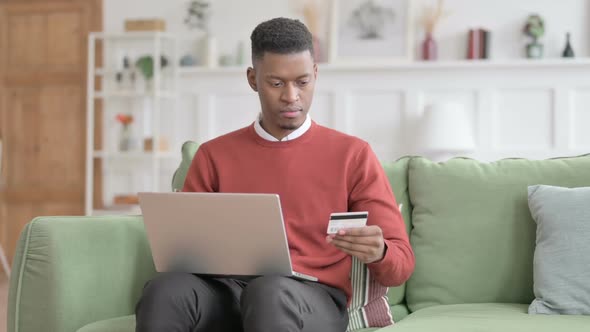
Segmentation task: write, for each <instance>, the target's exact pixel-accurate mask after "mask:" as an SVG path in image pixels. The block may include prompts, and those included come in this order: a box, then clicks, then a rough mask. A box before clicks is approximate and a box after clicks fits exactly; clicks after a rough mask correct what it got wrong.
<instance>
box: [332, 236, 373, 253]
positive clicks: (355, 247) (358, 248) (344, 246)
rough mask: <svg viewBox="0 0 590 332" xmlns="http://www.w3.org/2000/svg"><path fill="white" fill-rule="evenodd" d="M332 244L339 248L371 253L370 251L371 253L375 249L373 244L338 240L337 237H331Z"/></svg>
mask: <svg viewBox="0 0 590 332" xmlns="http://www.w3.org/2000/svg"><path fill="white" fill-rule="evenodd" d="M332 244H333V245H334V246H336V247H338V248H341V249H348V250H352V251H358V252H361V253H365V254H371V253H373V251H375V247H374V246H367V245H364V244H356V243H350V242H347V241H342V240H338V239H333V240H332Z"/></svg>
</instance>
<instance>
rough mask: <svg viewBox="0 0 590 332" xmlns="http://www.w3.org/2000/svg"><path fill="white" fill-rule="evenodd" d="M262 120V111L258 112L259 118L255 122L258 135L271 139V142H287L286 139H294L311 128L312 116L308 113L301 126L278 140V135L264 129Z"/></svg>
mask: <svg viewBox="0 0 590 332" xmlns="http://www.w3.org/2000/svg"><path fill="white" fill-rule="evenodd" d="M261 120H262V113H260V114H258V118H257V119H256V121H255V122H254V130H255V131H256V133H257V134H258V136H260V137H262V138H264V139H265V140H267V141H271V142H285V141H290V140H294V139H296V138H298V137H300V136H301V135H303V134H305V133H306V132H307V131H308V130H309V128H310V127H311V117H310V116H309V114H307V115H306V116H305V121H303V124H302V125H301V126H300V127H299V128H297V129H295V130H294V131H293V132H292V133H290V134H289V135H287V136H285V137H283V139H282V140H278V139H277V138H276V137H274V136H273V135H271V134H269V133H267V132H266V130H264V128H262V126H261V125H260V121H261Z"/></svg>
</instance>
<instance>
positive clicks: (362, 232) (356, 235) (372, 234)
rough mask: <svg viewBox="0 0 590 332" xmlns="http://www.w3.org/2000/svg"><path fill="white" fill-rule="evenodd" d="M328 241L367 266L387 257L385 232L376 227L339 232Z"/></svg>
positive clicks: (328, 238) (328, 237)
mask: <svg viewBox="0 0 590 332" xmlns="http://www.w3.org/2000/svg"><path fill="white" fill-rule="evenodd" d="M326 241H327V242H328V243H332V244H333V245H334V246H336V248H338V249H340V250H342V251H344V252H345V253H347V254H349V255H352V256H354V257H356V258H358V259H359V260H360V261H362V262H363V263H365V264H369V263H374V262H377V261H380V260H382V259H383V256H384V255H385V240H384V239H383V232H382V231H381V228H380V227H379V226H376V225H371V226H365V227H360V228H351V229H344V230H339V231H338V233H337V234H330V235H328V236H327V237H326Z"/></svg>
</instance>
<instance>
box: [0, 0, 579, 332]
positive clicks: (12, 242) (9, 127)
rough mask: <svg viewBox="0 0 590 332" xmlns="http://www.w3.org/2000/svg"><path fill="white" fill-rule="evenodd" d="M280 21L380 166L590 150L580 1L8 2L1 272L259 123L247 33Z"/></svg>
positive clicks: (3, 17)
mask: <svg viewBox="0 0 590 332" xmlns="http://www.w3.org/2000/svg"><path fill="white" fill-rule="evenodd" d="M278 16H285V17H291V18H297V19H300V20H301V21H303V22H304V23H306V24H307V26H308V27H309V28H310V30H311V31H312V33H313V37H314V47H315V49H316V61H317V62H318V63H319V65H320V73H319V81H318V83H317V87H316V95H315V99H314V104H313V105H312V109H311V113H310V114H311V116H312V119H314V120H315V121H317V122H318V123H320V124H322V125H325V126H328V127H331V128H335V129H337V130H341V131H343V132H346V133H349V134H352V135H356V136H358V137H360V138H362V139H364V140H366V141H368V142H369V143H370V144H371V146H372V147H373V149H374V150H375V152H376V153H377V155H378V157H379V158H380V159H381V160H382V161H383V162H387V161H392V160H396V159H397V158H400V157H402V156H404V155H409V154H412V155H417V154H419V155H424V156H426V157H429V158H431V159H433V160H437V161H444V160H446V159H448V158H451V157H454V156H466V157H471V158H477V159H480V160H487V161H493V160H497V159H500V158H507V157H525V158H550V157H555V156H565V155H576V154H583V153H588V152H590V131H588V130H587V124H588V123H590V81H589V80H588V77H590V23H589V21H590V20H589V19H590V2H589V1H586V0H561V1H554V0H511V1H509V0H494V1H492V0H446V1H438V0H326V1H320V0H315V1H313V0H272V1H270V0H250V1H230V0H210V1H206V0H196V1H187V0H168V1H156V0H150V1H146V0H43V1H34V0H31V1H11V0H0V245H1V248H2V250H1V251H0V263H2V264H0V266H2V270H3V271H4V272H5V273H4V275H8V273H9V271H10V263H11V259H12V256H13V254H14V250H15V246H16V242H17V240H18V236H19V234H20V231H21V230H22V228H23V226H24V225H25V224H26V223H27V222H28V221H30V220H31V219H32V218H34V217H35V216H39V215H100V214H105V213H110V214H112V213H121V214H130V213H131V214H132V213H138V206H137V196H136V193H137V192H139V191H170V181H171V177H172V174H173V173H174V171H175V169H176V167H177V166H178V164H179V162H180V160H181V157H182V156H181V153H180V149H181V146H182V144H183V143H184V142H186V141H188V140H192V141H196V142H197V143H202V142H204V141H207V140H209V139H211V138H214V137H217V136H219V135H222V134H225V133H227V132H230V131H233V130H236V129H239V128H241V127H244V126H247V125H249V124H251V123H252V121H254V119H255V118H256V115H257V113H258V112H259V106H258V98H257V96H256V94H255V93H253V92H252V91H251V90H250V89H249V87H248V85H247V83H246V77H245V72H246V68H247V67H248V66H249V65H250V63H251V61H250V49H249V48H250V44H249V36H250V33H251V31H252V29H254V27H255V26H256V25H257V24H258V23H260V22H262V21H264V20H267V19H270V18H273V17H278ZM5 284H6V282H5V278H4V281H3V282H0V285H3V286H0V296H4V297H5V294H4V292H5V291H4V289H5ZM1 312H2V313H5V310H2V311H1ZM4 325H5V324H0V326H4Z"/></svg>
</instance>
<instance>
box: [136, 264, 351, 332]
mask: <svg viewBox="0 0 590 332" xmlns="http://www.w3.org/2000/svg"><path fill="white" fill-rule="evenodd" d="M346 305H347V302H346V296H345V294H344V292H342V291H341V290H338V289H336V288H332V287H329V286H326V285H323V284H320V283H316V282H309V281H298V280H294V279H291V278H286V277H278V276H266V277H259V278H255V279H252V280H251V281H243V280H238V279H230V278H207V277H199V276H195V275H192V274H184V273H162V274H159V275H158V276H156V277H155V278H154V279H152V280H150V281H149V282H147V283H146V285H145V287H144V290H143V294H142V296H141V299H140V300H139V303H138V304H137V307H136V310H135V313H136V322H137V325H136V331H137V332H156V331H158V332H164V331H165V332H202V331H207V332H240V331H244V332H296V331H297V332H299V331H304V332H312V331H313V332H318V331H322V332H344V331H345V330H346V328H347V326H348V315H347V312H346Z"/></svg>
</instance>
